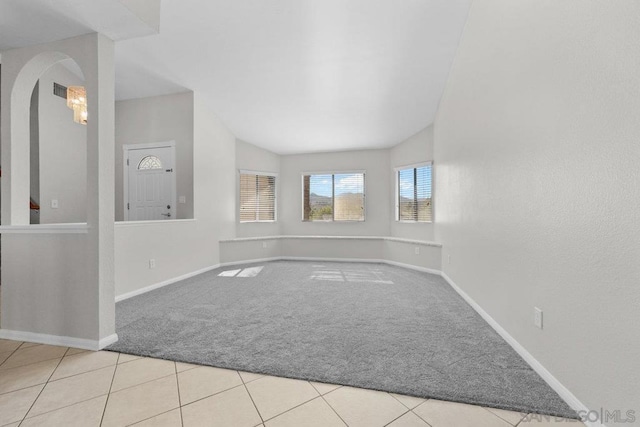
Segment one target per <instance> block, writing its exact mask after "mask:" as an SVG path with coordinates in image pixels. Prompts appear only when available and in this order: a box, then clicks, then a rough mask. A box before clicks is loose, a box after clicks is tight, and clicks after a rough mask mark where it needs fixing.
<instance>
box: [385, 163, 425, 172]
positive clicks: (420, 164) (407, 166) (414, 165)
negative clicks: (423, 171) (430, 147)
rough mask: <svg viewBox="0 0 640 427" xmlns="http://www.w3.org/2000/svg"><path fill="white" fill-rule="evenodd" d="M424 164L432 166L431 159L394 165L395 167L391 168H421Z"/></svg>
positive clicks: (396, 169) (399, 169)
mask: <svg viewBox="0 0 640 427" xmlns="http://www.w3.org/2000/svg"><path fill="white" fill-rule="evenodd" d="M425 166H433V161H432V160H428V161H426V162H419V163H413V164H411V165H405V166H396V167H394V168H393V170H394V171H396V172H398V171H401V170H405V169H416V168H422V167H425Z"/></svg>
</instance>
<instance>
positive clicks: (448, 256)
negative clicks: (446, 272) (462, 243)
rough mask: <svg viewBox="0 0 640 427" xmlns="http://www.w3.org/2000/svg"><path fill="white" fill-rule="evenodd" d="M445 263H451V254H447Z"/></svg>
mask: <svg viewBox="0 0 640 427" xmlns="http://www.w3.org/2000/svg"><path fill="white" fill-rule="evenodd" d="M447 264H451V254H447Z"/></svg>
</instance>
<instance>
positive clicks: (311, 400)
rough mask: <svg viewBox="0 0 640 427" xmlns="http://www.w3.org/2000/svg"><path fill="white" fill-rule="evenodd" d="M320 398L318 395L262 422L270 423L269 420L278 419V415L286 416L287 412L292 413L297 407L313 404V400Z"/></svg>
mask: <svg viewBox="0 0 640 427" xmlns="http://www.w3.org/2000/svg"><path fill="white" fill-rule="evenodd" d="M321 397H322V396H320V395H318V396H316V397H314V398H312V399H309V400H307V401H305V402H302V403H300V404H298V405H296V406H294V407H292V408H289V409H287V410H286V411H284V412H281V413H279V414H278V415H274V416H273V417H271V418H268V419H266V420H265V421H264V422H265V423H266V422H267V421H271V420H273V419H275V418H278V417H279V416H280V415H284V414H286V413H287V412H291V411H293V410H294V409H296V408H299V407H301V406H303V405H306V404H307V403H309V402H313V401H314V400H316V399H319V398H321Z"/></svg>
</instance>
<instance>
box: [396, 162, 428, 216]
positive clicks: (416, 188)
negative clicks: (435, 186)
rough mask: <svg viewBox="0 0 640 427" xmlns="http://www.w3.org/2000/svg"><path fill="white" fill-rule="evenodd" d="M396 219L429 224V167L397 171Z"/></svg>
mask: <svg viewBox="0 0 640 427" xmlns="http://www.w3.org/2000/svg"><path fill="white" fill-rule="evenodd" d="M398 197H399V200H398V219H399V220H400V221H417V222H430V221H431V220H432V206H431V165H425V166H421V167H416V168H408V169H402V170H399V171H398Z"/></svg>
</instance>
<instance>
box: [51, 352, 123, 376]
mask: <svg viewBox="0 0 640 427" xmlns="http://www.w3.org/2000/svg"><path fill="white" fill-rule="evenodd" d="M95 353H98V352H95ZM95 353H94V354H95ZM79 354H81V353H79ZM73 356H75V354H72V355H71V356H64V357H63V358H62V359H63V360H64V359H65V357H73ZM118 359H120V355H118V357H117V358H116V363H115V364H114V365H106V366H102V367H100V368H95V369H89V370H88V371H84V372H78V373H77V374H73V375H68V376H66V377H61V378H56V379H55V380H50V381H48V382H51V383H55V382H56V381H61V380H66V379H68V378H73V377H77V376H78V375H82V374H88V373H89V372H95V371H99V370H100V369H105V368H109V367H111V366H115V367H116V368H117V367H118ZM56 369H57V368H56ZM54 373H55V372H54Z"/></svg>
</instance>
